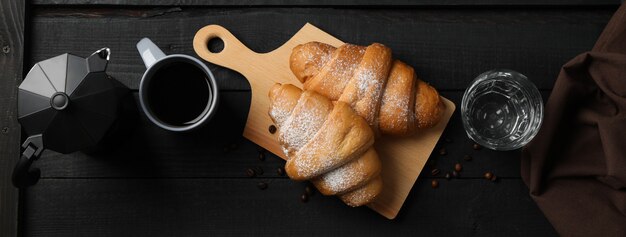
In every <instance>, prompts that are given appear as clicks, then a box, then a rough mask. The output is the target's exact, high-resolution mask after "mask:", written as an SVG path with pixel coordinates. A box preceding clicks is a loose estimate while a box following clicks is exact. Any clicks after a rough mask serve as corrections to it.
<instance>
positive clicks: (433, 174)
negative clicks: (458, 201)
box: [430, 169, 439, 176]
mask: <svg viewBox="0 0 626 237" xmlns="http://www.w3.org/2000/svg"><path fill="white" fill-rule="evenodd" d="M430 174H431V175H432V176H437V175H438V174H439V169H433V170H431V171H430Z"/></svg>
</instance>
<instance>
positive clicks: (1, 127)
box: [0, 0, 25, 236]
mask: <svg viewBox="0 0 626 237" xmlns="http://www.w3.org/2000/svg"><path fill="white" fill-rule="evenodd" d="M24 7H25V3H24V1H21V0H18V1H1V2H0V95H1V96H0V235H1V236H16V235H17V231H18V200H19V196H18V195H19V190H18V189H16V188H14V187H13V185H12V184H11V174H12V173H13V167H14V166H15V163H16V162H17V159H18V157H19V154H20V126H19V124H18V123H17V85H18V84H19V83H20V82H21V81H22V62H23V48H24V35H23V32H24V14H25V12H24V11H25V9H24Z"/></svg>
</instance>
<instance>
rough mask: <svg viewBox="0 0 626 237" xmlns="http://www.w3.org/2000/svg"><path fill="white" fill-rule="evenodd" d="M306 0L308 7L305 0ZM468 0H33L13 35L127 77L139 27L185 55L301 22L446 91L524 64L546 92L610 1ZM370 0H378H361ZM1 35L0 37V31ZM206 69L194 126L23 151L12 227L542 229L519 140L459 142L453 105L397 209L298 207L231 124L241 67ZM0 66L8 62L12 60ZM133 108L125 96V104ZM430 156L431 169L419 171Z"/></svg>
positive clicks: (12, 139) (289, 187)
mask: <svg viewBox="0 0 626 237" xmlns="http://www.w3.org/2000/svg"><path fill="white" fill-rule="evenodd" d="M7 2H10V3H7ZM318 2H319V4H322V5H317V6H315V4H317V3H318ZM468 2H469V1H460V0H459V1H457V0H446V1H436V2H435V1H430V2H429V1H425V3H426V4H425V5H420V6H406V5H409V4H411V3H408V2H403V1H398V2H394V3H398V4H401V5H403V6H385V7H380V6H368V5H361V6H330V4H332V3H330V1H315V2H311V1H295V2H292V1H290V3H285V2H282V1H262V2H260V3H266V4H279V5H287V4H293V5H298V4H300V6H293V5H292V6H275V7H264V6H254V5H253V4H255V3H252V2H249V1H243V2H242V3H243V4H244V5H245V6H235V5H234V4H231V3H228V2H227V1H220V0H215V1H206V2H205V1H202V2H200V1H195V0H189V1H186V0H175V1H174V0H155V1H121V0H89V1H86V0H34V1H32V4H31V6H32V8H31V9H29V11H28V12H29V14H28V18H27V20H26V25H27V27H26V29H27V31H26V32H25V35H26V37H27V38H28V39H30V40H28V41H27V42H28V45H26V46H24V47H25V51H26V52H27V54H26V55H25V58H24V60H25V64H24V66H26V67H30V66H32V64H34V63H36V62H38V61H41V60H44V59H46V58H49V57H52V56H56V55H58V54H60V53H65V52H70V53H74V54H77V55H81V56H87V55H89V54H90V53H91V52H93V51H94V50H96V49H99V48H102V47H104V46H108V47H111V48H112V50H113V54H112V61H111V63H110V64H109V68H108V72H109V73H110V74H111V75H112V76H114V77H115V78H116V79H118V80H120V81H121V82H123V83H124V84H126V85H128V86H129V87H131V88H133V89H136V88H137V86H138V83H139V79H140V78H141V74H142V73H143V71H144V70H145V69H144V66H143V63H142V61H141V59H140V57H139V55H138V54H137V53H136V49H135V46H134V45H135V43H136V42H137V41H138V40H139V39H140V38H142V37H150V38H151V39H152V40H153V41H155V43H157V44H158V45H159V46H162V48H163V50H164V52H165V53H166V54H171V53H185V54H190V55H194V52H193V49H192V45H191V42H192V39H193V36H194V34H195V32H196V31H197V30H198V29H199V28H200V27H202V26H205V25H208V24H220V25H223V26H225V27H227V28H228V29H229V30H230V31H231V32H232V33H233V34H235V35H237V37H238V38H239V39H240V40H241V41H242V42H243V43H244V44H246V45H248V46H249V47H250V49H252V50H254V51H257V52H268V51H270V50H273V49H275V48H277V47H278V46H280V44H281V43H282V42H284V41H286V40H287V39H289V37H291V36H292V35H293V34H294V33H295V32H296V31H297V30H298V29H299V28H300V27H301V26H302V25H303V24H304V23H306V22H311V23H313V24H315V25H316V26H318V27H320V28H323V29H324V30H325V31H327V32H328V33H330V34H332V35H334V36H336V37H338V38H340V39H342V40H345V41H349V42H354V43H358V44H366V43H369V42H373V41H378V42H382V43H385V44H386V45H389V46H390V47H392V48H393V49H394V54H395V55H396V57H398V58H400V59H402V60H404V61H406V62H407V63H409V64H411V65H413V66H414V67H415V68H416V70H417V71H418V72H419V73H420V75H421V76H422V77H424V79H426V80H427V81H429V82H430V83H432V84H434V85H435V86H436V87H437V88H439V89H441V90H442V94H443V95H444V96H446V97H447V98H450V99H451V100H452V101H454V102H455V103H458V102H459V101H460V97H461V95H462V92H463V90H464V88H465V86H466V85H467V84H468V83H469V82H470V81H471V80H472V79H473V78H474V77H475V76H476V75H478V74H479V73H481V72H483V71H486V70H489V69H492V68H496V67H500V68H510V69H515V70H518V71H520V72H522V73H524V74H526V75H527V76H528V77H529V78H530V79H531V80H532V81H533V82H534V83H535V84H536V85H537V86H538V87H539V88H540V89H541V90H542V93H543V94H542V95H543V96H544V99H546V98H547V95H548V94H549V92H550V89H551V88H552V84H553V83H554V79H555V78H556V75H557V74H558V72H559V68H560V66H561V65H562V64H563V63H565V62H566V61H568V60H569V59H570V58H572V57H574V56H576V55H577V54H579V53H581V52H584V51H586V50H588V49H589V48H591V47H592V46H593V44H594V42H595V40H596V38H597V36H598V35H599V34H600V32H601V30H602V29H603V28H604V26H605V24H606V23H607V22H608V19H609V18H610V16H611V15H612V13H613V11H614V10H615V9H617V4H618V3H619V1H610V0H602V1H591V0H581V1H561V0H550V1H535V0H519V1H513V0H512V1H492V0H482V1H471V3H468ZM220 3H222V4H225V5H220ZM333 3H335V2H334V1H333ZM336 3H337V4H342V3H345V4H348V3H351V2H350V1H337V2H336ZM377 3H381V2H380V1H376V2H371V4H374V5H375V4H377ZM13 4H14V3H13V1H2V2H1V4H0V6H2V13H3V15H2V16H0V18H2V20H3V21H2V23H6V22H13V21H15V19H14V18H15V16H11V15H8V14H7V10H6V7H5V6H7V5H10V6H13ZM57 4H58V5H57ZM88 4H97V5H95V6H94V5H88ZM170 4H174V5H170ZM214 6H216V7H214ZM379 8H380V9H379ZM18 9H19V8H18ZM9 12H13V11H10V10H9ZM17 12H19V11H17ZM4 19H12V20H4ZM20 21H21V20H19V21H18V22H20ZM18 25H19V24H18ZM3 27H4V28H3ZM20 27H23V26H20ZM11 28H15V26H13V25H11V24H6V25H3V24H0V36H2V37H5V34H6V37H9V38H11V37H13V38H19V37H17V35H19V32H18V33H12V31H9V32H4V31H5V29H11ZM17 28H19V27H17ZM6 39H8V38H2V39H1V40H0V42H8V41H6ZM16 42H22V41H20V40H17V41H16ZM19 44H21V43H19ZM19 44H18V48H19ZM12 53H15V51H11V53H10V54H12ZM7 58H8V57H7V56H6V55H5V54H2V53H1V52H0V62H1V65H2V66H3V67H2V69H3V71H2V73H1V74H0V76H1V77H2V81H0V83H2V84H0V85H1V86H0V90H2V92H3V93H1V94H0V99H1V101H2V104H1V105H2V107H0V109H1V110H2V111H0V112H2V116H3V117H2V126H5V123H4V122H5V121H10V120H5V119H6V117H5V113H6V112H8V113H13V114H14V113H15V112H16V111H15V108H14V107H13V109H11V107H10V106H14V105H13V104H14V103H15V101H16V100H15V98H14V97H12V96H14V94H11V93H9V94H5V93H4V92H5V91H7V92H9V91H10V90H11V87H5V85H7V83H14V82H10V80H9V82H8V81H7V80H5V78H6V77H7V76H6V75H7V74H6V73H5V71H4V69H5V68H6V67H5V66H4V65H6V64H4V63H5V61H2V60H6V59H7ZM207 65H208V66H209V68H210V69H211V70H212V71H213V72H214V74H215V76H216V77H217V79H218V84H219V87H220V89H221V91H220V92H221V95H222V100H221V104H220V110H219V112H218V114H217V116H216V117H215V119H214V120H212V121H211V123H210V124H209V126H208V127H207V129H206V130H203V131H200V132H198V133H194V134H188V135H179V134H171V133H167V132H165V131H163V130H160V129H158V128H157V127H155V126H152V125H151V124H149V123H148V121H147V120H146V119H145V118H144V117H143V116H142V115H141V114H139V115H137V116H138V118H137V119H136V121H135V122H134V123H132V124H131V125H130V127H126V129H125V130H123V132H122V133H121V135H119V136H117V137H114V138H117V139H113V140H114V141H112V143H111V144H113V145H112V146H109V147H106V148H103V150H101V151H94V152H92V153H85V152H78V153H73V154H70V155H61V154H58V153H55V152H51V151H46V152H45V153H44V156H43V157H42V158H41V159H40V160H38V162H37V163H36V166H38V167H40V168H42V172H43V176H44V177H43V179H42V180H41V181H40V183H39V184H37V186H34V187H32V188H29V189H26V190H25V191H24V192H22V194H23V195H21V198H22V201H21V202H20V205H21V206H22V207H23V208H22V212H21V215H22V216H23V218H22V221H21V223H20V226H21V228H20V231H21V233H22V234H23V235H24V236H137V235H139V236H173V235H174V236H195V235H200V236H206V235H220V236H235V235H239V236H240V235H259V236H265V235H270V236H276V235H301V236H328V235H357V234H358V235H363V236H380V235H389V236H401V235H410V236H413V235H425V236H437V235H441V236H452V235H454V236H474V235H475V236H556V232H555V231H554V230H553V228H552V227H551V226H550V223H549V222H548V221H547V220H546V219H545V217H544V216H543V215H542V214H541V212H540V210H539V209H538V208H537V206H536V205H535V204H534V202H532V200H531V199H530V198H529V196H528V189H527V188H526V187H525V185H524V184H523V183H522V181H521V179H519V165H520V164H519V158H518V157H519V151H511V152H494V151H489V150H486V149H481V150H473V149H472V142H471V141H469V140H468V139H467V138H466V136H465V133H464V131H463V129H462V125H461V123H460V118H459V116H458V113H455V114H454V115H453V118H452V120H451V122H450V125H449V126H448V128H447V129H446V131H445V132H444V138H450V139H451V140H452V141H451V142H447V141H446V140H445V139H442V140H440V141H439V145H440V147H441V148H445V149H446V153H447V154H446V155H444V156H441V155H438V154H433V155H432V156H431V157H430V159H431V160H432V161H431V162H432V163H434V164H431V165H429V168H428V169H425V170H427V171H428V172H423V173H422V174H421V176H420V178H418V181H417V183H416V186H415V187H414V188H413V189H412V191H411V193H410V195H409V197H408V199H407V201H406V203H405V206H404V207H403V211H401V212H400V213H399V216H398V217H397V218H396V220H394V221H388V220H386V219H384V218H383V217H381V216H379V215H378V214H376V213H375V212H373V211H371V210H369V209H367V208H356V209H354V208H347V207H345V206H344V205H343V204H342V203H341V202H340V201H339V200H337V199H335V198H327V197H322V196H321V195H319V193H318V194H315V195H314V196H313V197H311V199H310V200H309V202H308V203H301V202H300V201H299V198H300V195H301V194H302V193H303V192H304V186H305V185H306V183H297V182H293V181H291V180H288V179H287V178H286V177H284V176H280V175H278V174H277V172H276V169H277V168H278V167H280V166H282V165H284V162H283V161H282V160H281V159H279V158H278V157H275V156H272V155H269V154H268V153H267V152H265V153H264V154H265V156H266V157H265V160H264V161H260V160H259V151H258V147H257V146H256V145H254V144H253V143H251V142H249V141H247V140H246V139H245V138H243V137H241V136H240V135H239V134H241V132H242V131H243V127H244V125H245V120H246V116H247V109H248V107H247V106H249V103H250V98H251V95H250V86H249V84H248V83H247V81H246V80H245V78H244V77H243V76H242V75H240V74H239V73H236V72H234V71H231V70H228V69H225V68H222V67H219V66H216V65H213V64H207ZM8 71H9V70H7V72H8ZM10 71H13V72H20V73H21V69H19V71H18V70H16V69H12V70H10ZM13 86H16V84H13ZM5 105H8V106H9V107H5ZM131 105H133V104H132V103H131ZM7 108H9V109H7ZM132 110H133V109H132V106H129V114H133V112H132ZM136 112H137V111H136V109H135V113H136ZM129 116H130V115H129ZM12 119H14V118H12ZM129 121H131V120H129ZM8 131H10V133H9V134H7V135H5V134H0V141H1V142H2V144H1V147H0V148H2V150H1V152H2V161H3V162H4V160H12V159H15V160H16V159H17V152H18V151H19V150H18V144H19V140H20V139H19V137H20V136H19V128H18V129H17V130H13V129H10V130H8ZM226 131H229V132H226ZM230 131H236V132H230ZM5 144H6V146H5ZM5 147H6V148H7V149H5ZM438 148H439V147H438ZM465 154H469V155H471V156H472V157H473V159H472V161H464V160H463V159H462V157H463V155H465ZM459 161H460V162H461V163H462V164H463V171H462V172H461V176H460V177H459V178H458V179H452V180H450V181H447V180H445V179H443V178H442V177H443V174H444V173H445V172H449V171H451V170H452V167H453V166H454V164H455V163H456V162H459ZM4 167H5V166H0V168H2V169H4ZM11 167H12V162H11ZM257 167H260V168H261V169H262V170H263V171H264V172H263V175H261V176H257V177H255V178H248V177H247V176H246V169H248V168H256V169H258V168H257ZM432 168H439V169H440V170H441V171H442V172H441V173H440V174H439V175H438V176H436V177H432V175H431V174H430V169H432ZM486 171H493V172H494V173H495V174H496V175H498V177H500V179H499V182H495V183H492V182H487V181H486V180H484V179H482V178H481V176H482V174H483V173H484V172H486ZM2 174H3V175H5V174H8V173H5V172H3V173H2ZM433 179H434V180H438V181H439V188H437V189H432V188H431V187H430V185H431V184H430V183H431V181H432V180H433ZM3 180H4V179H3ZM5 181H6V180H5ZM3 182H4V181H3ZM258 182H267V183H269V188H268V189H267V190H263V191H261V190H259V189H258V188H257V187H256V185H257V183H258ZM5 193H6V192H5V191H4V190H2V195H3V196H2V197H3V199H1V200H0V203H1V204H2V205H4V203H7V199H4V195H5ZM15 200H16V199H13V201H15ZM9 202H11V201H10V200H9ZM5 210H9V212H10V211H11V209H4V206H3V207H2V209H1V210H0V215H2V218H3V219H0V220H1V222H0V225H1V227H2V228H1V229H0V230H1V231H0V232H2V233H1V234H2V236H4V235H7V236H15V234H14V233H15V232H9V231H11V230H10V229H5V228H4V227H5V226H15V224H16V222H17V219H13V218H10V219H6V218H4V217H5V216H8V215H10V214H7V212H6V211H5ZM13 216H14V215H13ZM302 223H306V225H303V224H302ZM7 230H9V231H7Z"/></svg>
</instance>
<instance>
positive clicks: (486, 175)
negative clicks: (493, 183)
mask: <svg viewBox="0 0 626 237" xmlns="http://www.w3.org/2000/svg"><path fill="white" fill-rule="evenodd" d="M484 177H485V179H486V180H491V179H492V178H493V173H491V172H487V173H485V175H484Z"/></svg>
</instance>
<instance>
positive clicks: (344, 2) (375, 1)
mask: <svg viewBox="0 0 626 237" xmlns="http://www.w3.org/2000/svg"><path fill="white" fill-rule="evenodd" d="M33 3H34V4H41V5H52V4H54V5H56V4H68V5H83V4H101V5H157V6H158V5H161V6H167V5H183V6H267V5H269V6H302V7H307V6H345V7H354V6H355V5H357V6H361V7H364V6H365V7H369V6H373V7H394V6H396V7H397V6H529V5H533V6H604V5H608V6H614V5H617V4H619V3H620V1H619V0H577V1H568V0H505V1H502V0H473V1H472V0H422V1H411V0H316V1H306V0H256V1H255V0H243V1H230V0H134V1H128V0H33Z"/></svg>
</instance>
